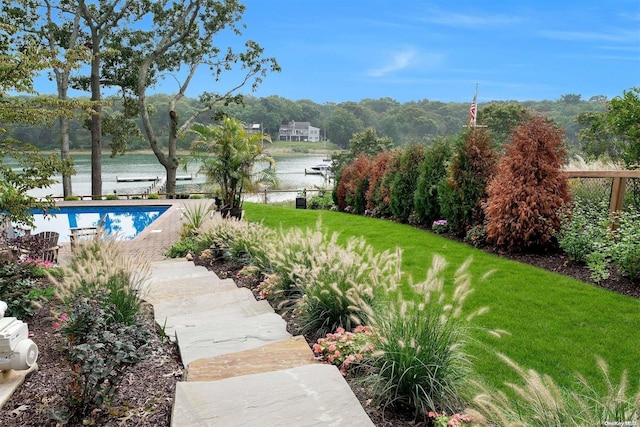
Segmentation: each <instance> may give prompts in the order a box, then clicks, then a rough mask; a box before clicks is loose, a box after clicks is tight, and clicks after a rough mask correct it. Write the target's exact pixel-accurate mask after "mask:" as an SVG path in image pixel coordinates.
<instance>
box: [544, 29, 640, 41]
mask: <svg viewBox="0 0 640 427" xmlns="http://www.w3.org/2000/svg"><path fill="white" fill-rule="evenodd" d="M541 35H542V36H543V37H547V38H550V39H554V40H566V41H606V42H615V43H621V42H633V41H637V40H638V37H639V33H638V31H616V32H610V33H606V32H595V31H543V32H541Z"/></svg>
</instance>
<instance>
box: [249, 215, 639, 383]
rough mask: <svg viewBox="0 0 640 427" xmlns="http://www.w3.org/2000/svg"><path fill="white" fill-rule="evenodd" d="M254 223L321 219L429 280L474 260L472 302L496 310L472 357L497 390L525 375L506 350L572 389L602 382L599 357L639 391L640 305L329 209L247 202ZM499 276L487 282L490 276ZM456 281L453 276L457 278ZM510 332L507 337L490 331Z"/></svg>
mask: <svg viewBox="0 0 640 427" xmlns="http://www.w3.org/2000/svg"><path fill="white" fill-rule="evenodd" d="M245 211H246V218H247V219H248V220H250V221H262V222H263V224H264V225H266V226H269V227H272V228H278V227H279V226H282V227H284V228H288V227H301V228H306V227H313V226H314V225H315V224H316V222H317V220H318V217H321V218H322V224H323V226H324V227H326V228H327V229H329V230H332V231H338V232H340V234H341V236H342V238H343V239H345V240H346V238H348V237H350V236H363V237H364V238H365V239H366V240H367V242H368V243H369V244H371V245H372V246H373V247H374V248H376V249H377V250H379V251H383V250H386V249H394V248H396V247H399V248H401V249H402V253H403V256H402V259H403V271H404V272H405V273H406V274H408V275H411V276H412V277H413V278H415V280H422V279H424V277H425V274H426V271H427V269H428V268H429V266H430V265H431V258H432V256H433V254H440V255H443V256H444V257H445V258H446V259H447V261H448V262H449V271H450V272H451V273H452V272H453V271H454V270H455V269H456V268H457V267H458V266H460V265H461V264H462V263H463V262H464V261H465V260H466V259H467V258H468V257H470V256H471V257H473V262H472V265H471V267H470V272H471V273H472V275H473V283H474V289H475V291H474V293H473V294H472V295H471V296H470V297H469V299H468V300H467V303H466V307H467V309H468V310H469V311H470V312H471V311H472V310H474V309H476V308H478V307H484V306H486V307H489V308H490V310H489V312H488V313H487V314H485V315H483V316H481V317H479V318H476V320H475V321H474V324H475V325H476V326H478V328H477V330H476V329H474V332H473V333H474V337H475V338H476V340H475V342H474V344H472V346H471V347H470V353H471V354H472V356H473V357H474V359H475V368H476V371H477V372H478V374H479V375H480V376H481V377H482V378H483V380H484V381H485V382H486V383H487V384H488V385H490V386H501V385H503V383H504V382H505V381H511V382H515V381H517V380H518V376H517V375H516V374H515V373H514V372H513V371H512V370H511V369H510V368H509V367H507V366H506V365H505V364H504V363H503V362H502V361H500V360H499V359H498V358H497V357H496V356H495V352H501V353H504V354H506V355H507V356H508V357H510V358H511V359H513V360H514V361H516V362H517V363H518V364H520V365H521V366H523V367H524V368H527V369H535V370H537V371H538V372H541V373H546V374H549V375H551V376H552V377H553V378H554V379H555V380H556V381H557V382H558V383H559V384H562V385H565V386H569V385H571V384H572V382H573V381H572V380H573V374H574V373H576V372H580V373H582V374H583V375H584V376H585V377H586V378H587V379H588V380H589V382H590V383H592V384H598V383H599V382H600V379H601V377H600V371H599V369H598V367H597V365H596V363H595V358H596V356H600V357H602V358H603V359H605V360H606V361H607V363H608V364H609V366H610V372H611V378H612V379H613V380H614V381H617V380H619V378H620V375H621V373H622V371H623V370H624V369H626V370H628V371H629V379H630V383H631V384H630V385H631V386H632V388H631V389H632V390H637V388H638V381H639V379H640V301H639V300H637V299H633V298H629V297H625V296H621V295H618V294H615V293H613V292H609V291H606V290H603V289H600V288H597V287H594V286H592V285H589V284H586V283H583V282H579V281H576V280H573V279H570V278H567V277H564V276H561V275H558V274H554V273H551V272H548V271H546V270H541V269H538V268H534V267H531V266H528V265H525V264H521V263H517V262H514V261H510V260H506V259H503V258H500V257H497V256H494V255H491V254H487V253H485V252H483V251H480V250H477V249H474V248H471V247H469V246H466V245H463V244H460V243H458V242H455V241H451V240H448V239H445V238H443V237H441V236H438V235H435V234H433V233H430V232H427V231H422V230H418V229H415V228H413V227H410V226H408V225H403V224H397V223H393V222H391V221H386V220H380V219H374V218H367V217H362V216H356V215H351V214H345V213H338V212H329V211H312V210H296V209H292V208H286V207H276V206H269V205H261V204H253V203H246V204H245ZM489 271H493V273H492V274H491V275H490V276H489V277H487V278H486V279H484V280H483V279H482V277H483V276H484V275H485V274H486V273H487V272H489ZM451 276H452V274H451ZM486 328H488V329H502V330H506V331H508V332H509V335H505V336H502V337H501V338H496V337H493V336H491V335H489V334H487V333H486V332H485V331H484V329H486Z"/></svg>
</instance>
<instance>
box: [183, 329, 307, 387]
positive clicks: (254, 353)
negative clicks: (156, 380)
mask: <svg viewBox="0 0 640 427" xmlns="http://www.w3.org/2000/svg"><path fill="white" fill-rule="evenodd" d="M311 363H319V362H318V360H316V358H315V356H314V354H313V351H311V348H310V347H309V344H308V343H307V341H306V340H305V339H304V337H303V336H300V335H298V336H295V337H291V338H289V339H286V340H282V341H277V342H274V343H271V344H267V345H263V346H261V347H257V348H252V349H250V350H244V351H240V352H237V353H230V354H225V355H222V356H217V357H208V358H202V359H197V360H194V361H193V362H191V363H190V364H189V366H188V367H187V369H185V371H184V380H185V381H218V380H223V379H225V378H231V377H237V376H240V375H251V374H259V373H263V372H269V371H277V370H281V369H289V368H295V367H296V366H303V365H308V364H311Z"/></svg>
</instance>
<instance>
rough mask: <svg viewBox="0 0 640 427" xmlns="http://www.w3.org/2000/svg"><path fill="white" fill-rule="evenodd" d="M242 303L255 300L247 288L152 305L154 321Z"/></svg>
mask: <svg viewBox="0 0 640 427" xmlns="http://www.w3.org/2000/svg"><path fill="white" fill-rule="evenodd" d="M243 301H253V302H255V301H256V299H255V297H254V296H253V293H251V291H250V290H249V289H247V288H237V287H236V288H235V289H231V290H228V291H221V292H216V293H215V294H212V295H209V296H207V297H206V298H204V297H202V296H190V297H185V298H180V299H170V300H165V301H160V302H157V303H154V304H153V311H154V316H155V318H156V321H157V320H158V319H163V320H164V319H165V318H167V317H171V316H181V315H184V314H192V313H199V312H204V311H211V310H215V309H217V308H223V307H229V306H233V305H235V304H240V303H241V302H243Z"/></svg>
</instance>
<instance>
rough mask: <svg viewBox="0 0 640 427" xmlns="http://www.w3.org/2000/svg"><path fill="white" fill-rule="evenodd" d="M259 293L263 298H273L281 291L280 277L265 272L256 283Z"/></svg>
mask: <svg viewBox="0 0 640 427" xmlns="http://www.w3.org/2000/svg"><path fill="white" fill-rule="evenodd" d="M258 290H259V291H260V295H261V296H262V298H264V299H275V298H276V296H277V294H279V293H280V292H281V291H282V278H281V277H280V275H278V274H276V273H272V274H265V278H264V280H263V281H262V282H260V284H259V285H258Z"/></svg>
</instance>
